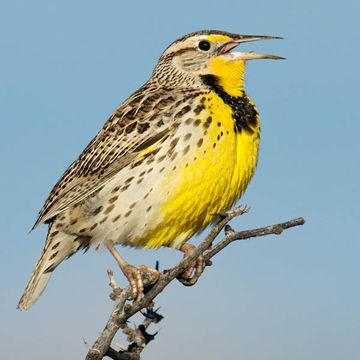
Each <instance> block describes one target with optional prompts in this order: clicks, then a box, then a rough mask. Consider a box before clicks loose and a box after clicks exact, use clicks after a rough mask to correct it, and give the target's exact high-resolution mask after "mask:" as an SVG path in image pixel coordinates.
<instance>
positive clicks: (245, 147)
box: [138, 92, 260, 247]
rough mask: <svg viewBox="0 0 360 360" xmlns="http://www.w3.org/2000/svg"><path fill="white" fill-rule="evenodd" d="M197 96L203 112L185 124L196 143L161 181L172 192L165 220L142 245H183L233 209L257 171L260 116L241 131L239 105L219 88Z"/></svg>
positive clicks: (164, 209)
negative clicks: (227, 100) (235, 110)
mask: <svg viewBox="0 0 360 360" xmlns="http://www.w3.org/2000/svg"><path fill="white" fill-rule="evenodd" d="M197 100H198V104H199V105H200V108H198V109H200V112H199V113H198V114H197V111H195V113H194V114H193V116H192V118H189V120H188V121H187V124H186V125H185V124H184V125H183V126H184V127H185V126H188V128H189V126H190V129H192V132H191V135H192V136H191V142H189V146H186V147H184V148H183V149H182V153H181V154H178V156H177V157H176V159H174V161H173V163H172V164H171V167H172V168H171V169H170V168H169V169H167V170H166V171H164V177H163V178H162V179H161V180H160V181H161V186H160V188H161V191H162V192H163V193H164V194H167V197H166V199H167V200H166V201H165V202H164V203H163V204H162V206H161V208H160V209H159V210H160V214H161V217H162V220H161V223H160V224H159V225H158V226H156V228H154V229H152V230H151V231H150V232H149V233H147V234H146V237H145V238H143V239H141V243H142V244H138V246H139V245H140V246H146V247H159V246H164V245H166V246H171V247H179V246H181V244H182V243H183V242H184V241H186V240H187V239H189V238H190V237H191V236H192V235H194V234H195V233H196V232H198V231H201V230H203V229H204V228H205V227H206V226H207V225H208V224H209V223H210V222H211V221H214V220H215V219H216V216H215V215H216V214H218V213H220V212H221V211H223V210H226V209H228V208H230V207H231V206H232V205H233V204H234V203H235V202H236V201H237V200H238V198H239V197H240V196H241V194H242V193H243V192H244V191H245V189H246V187H247V185H248V183H249V181H250V179H251V177H252V175H253V174H254V171H255V168H256V164H257V156H258V147H259V132H260V129H259V121H257V124H256V126H255V128H254V129H253V131H241V130H240V131H239V129H237V128H236V126H235V122H234V117H233V109H232V108H231V106H229V105H228V104H226V103H225V102H224V101H223V100H222V99H221V97H220V96H219V95H217V94H216V93H215V92H208V93H206V94H204V95H201V96H200V97H199V98H198V99H197ZM257 120H258V119H257ZM189 123H191V124H189ZM181 127H182V125H180V128H179V132H181V131H182V129H181ZM188 128H187V129H188ZM185 132H188V130H186V131H185ZM185 136H186V135H185ZM187 136H190V135H187Z"/></svg>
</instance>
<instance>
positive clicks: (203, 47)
mask: <svg viewBox="0 0 360 360" xmlns="http://www.w3.org/2000/svg"><path fill="white" fill-rule="evenodd" d="M210 47H211V44H210V43H209V41H207V40H201V41H200V42H199V49H200V50H202V51H209V50H210Z"/></svg>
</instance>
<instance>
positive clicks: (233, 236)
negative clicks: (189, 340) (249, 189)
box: [86, 207, 305, 360]
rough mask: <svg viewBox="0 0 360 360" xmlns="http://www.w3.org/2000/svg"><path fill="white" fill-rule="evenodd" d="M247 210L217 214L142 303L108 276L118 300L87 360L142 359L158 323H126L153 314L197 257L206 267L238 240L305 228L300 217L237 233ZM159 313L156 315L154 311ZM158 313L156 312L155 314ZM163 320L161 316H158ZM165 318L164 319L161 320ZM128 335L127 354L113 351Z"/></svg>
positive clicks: (163, 273) (164, 272)
mask: <svg viewBox="0 0 360 360" xmlns="http://www.w3.org/2000/svg"><path fill="white" fill-rule="evenodd" d="M247 211H248V210H247V208H242V207H239V208H236V209H233V210H230V211H229V212H226V213H224V214H217V215H218V216H220V220H219V221H218V222H217V224H216V225H215V226H214V227H213V228H212V230H211V231H210V233H209V235H208V236H207V237H206V238H205V239H204V240H203V241H202V242H201V243H200V244H199V246H197V247H196V249H195V250H194V251H193V252H192V253H191V254H190V255H189V256H187V257H185V258H184V259H182V260H181V261H180V262H179V263H178V264H177V265H176V266H174V267H173V268H171V269H169V270H165V271H163V272H162V273H160V276H159V279H158V281H157V283H156V284H154V285H153V286H152V287H151V288H150V289H149V290H148V291H147V292H146V294H145V295H144V297H143V298H142V299H141V300H140V301H139V302H134V303H132V304H130V303H126V301H127V299H128V298H129V296H130V293H131V291H130V287H127V288H126V289H123V290H121V289H119V288H118V287H117V285H116V281H115V279H114V278H113V275H112V274H109V277H110V285H111V287H112V288H113V294H115V293H116V296H113V297H112V298H113V299H115V305H114V308H113V310H112V312H111V314H110V317H109V320H108V322H107V324H106V326H105V328H104V330H103V331H102V333H101V334H100V336H99V337H98V339H97V340H96V341H95V343H94V345H93V346H92V348H91V349H90V350H89V352H88V354H87V356H86V360H100V359H102V358H103V357H104V356H109V357H111V358H112V359H120V360H138V359H140V353H141V351H142V350H143V348H144V347H145V345H146V344H147V342H148V341H150V340H152V339H153V337H154V335H150V334H148V333H147V332H146V329H147V327H148V326H149V325H150V324H151V323H152V322H156V321H154V320H153V319H152V320H151V321H149V319H147V318H146V320H145V321H144V323H143V324H142V325H140V326H139V327H137V328H136V329H131V328H130V327H129V326H128V325H127V320H128V319H129V318H130V317H131V316H133V315H134V314H136V313H137V312H139V311H141V310H142V309H149V308H150V310H148V311H150V312H151V311H152V307H153V299H154V298H155V297H156V296H157V295H158V294H159V293H161V292H162V291H163V290H164V288H165V287H166V286H167V285H168V284H169V283H170V282H171V281H173V280H174V279H175V278H176V277H177V276H179V275H180V274H181V273H182V272H183V271H184V270H185V269H186V268H188V267H189V266H191V265H192V264H193V263H194V261H195V260H196V258H198V257H199V256H200V255H201V254H203V255H204V258H205V260H206V262H207V264H210V263H211V262H210V259H211V258H212V257H213V256H214V255H216V254H217V253H218V252H219V251H221V250H222V249H223V248H225V247H226V246H228V245H229V244H230V243H231V242H233V241H235V240H247V239H250V238H252V237H258V236H265V235H269V234H277V235H279V234H281V233H282V232H283V230H285V229H288V228H291V227H294V226H298V225H303V224H304V223H305V221H304V219H303V218H297V219H293V220H290V221H286V222H284V223H280V224H276V225H270V226H266V227H262V228H258V229H253V230H247V231H240V232H236V231H234V230H233V229H232V228H231V227H230V226H229V225H227V223H228V222H229V221H230V220H231V219H233V218H234V217H237V216H240V215H242V214H244V213H246V212H247ZM224 227H225V237H224V238H223V239H222V240H220V241H219V242H218V243H217V244H215V245H212V244H213V242H214V240H215V238H216V237H217V235H218V234H219V233H220V232H221V230H222V229H223V228H224ZM146 284H147V279H146V278H145V279H144V285H145V286H146ZM155 313H156V312H155ZM156 314H157V313H156ZM157 315H158V316H160V317H161V315H159V314H157ZM161 318H162V317H161ZM120 328H121V329H122V331H123V332H124V333H125V334H126V335H128V340H129V341H130V342H131V344H130V345H129V347H128V349H127V350H126V351H123V350H121V351H116V350H114V349H112V348H111V346H110V345H111V342H112V340H113V338H114V336H115V334H116V333H117V331H118V330H119V329H120Z"/></svg>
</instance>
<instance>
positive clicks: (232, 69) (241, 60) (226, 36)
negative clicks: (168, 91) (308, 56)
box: [153, 30, 283, 96]
mask: <svg viewBox="0 0 360 360" xmlns="http://www.w3.org/2000/svg"><path fill="white" fill-rule="evenodd" d="M268 39H278V37H274V36H257V35H238V34H232V33H228V32H224V31H218V30H203V31H197V32H194V33H191V34H188V35H185V36H183V37H182V38H180V39H178V40H176V41H174V42H173V43H172V44H171V45H170V46H169V47H168V48H167V49H166V50H165V51H164V53H163V54H162V56H161V58H160V60H159V63H158V64H157V66H156V68H155V70H154V74H153V77H154V78H156V79H157V80H158V82H159V83H161V84H167V85H169V86H173V87H198V86H201V85H203V79H204V78H206V77H208V78H209V76H210V77H212V79H216V81H217V82H218V84H219V85H220V86H222V87H223V88H224V89H225V90H226V91H227V92H228V93H229V94H230V95H233V96H237V95H239V92H241V91H242V88H243V76H244V71H245V63H246V61H247V60H255V59H283V58H282V57H279V56H275V55H268V54H257V53H254V52H238V51H236V52H235V51H233V50H234V49H235V48H236V47H237V46H238V45H240V44H241V43H244V42H250V41H255V40H268Z"/></svg>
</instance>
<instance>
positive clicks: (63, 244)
mask: <svg viewBox="0 0 360 360" xmlns="http://www.w3.org/2000/svg"><path fill="white" fill-rule="evenodd" d="M59 235H60V234H59ZM82 246H83V243H82V241H81V238H77V237H75V236H70V235H67V234H61V235H60V236H56V237H53V238H52V239H49V238H48V239H47V241H46V244H45V247H44V249H43V251H42V253H41V256H40V259H39V260H38V262H37V264H36V266H35V268H34V270H33V273H32V275H31V278H30V280H29V283H28V284H27V286H26V288H25V290H24V292H23V294H22V296H21V298H20V301H19V303H18V306H17V308H18V309H20V310H28V309H29V308H30V307H31V305H33V304H34V303H35V302H36V300H37V299H38V298H39V297H40V295H41V294H42V293H43V291H44V290H45V287H46V285H47V283H48V281H49V280H50V277H51V274H52V272H53V271H54V270H55V268H56V267H57V266H58V265H59V264H60V263H61V262H62V261H63V260H64V259H66V258H68V257H70V256H71V255H72V254H74V253H75V252H76V251H78V250H79V249H80V248H82Z"/></svg>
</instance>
